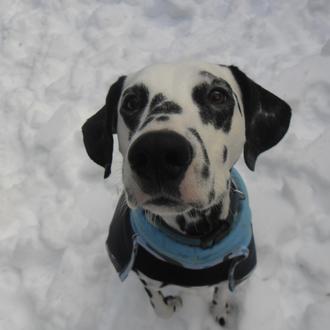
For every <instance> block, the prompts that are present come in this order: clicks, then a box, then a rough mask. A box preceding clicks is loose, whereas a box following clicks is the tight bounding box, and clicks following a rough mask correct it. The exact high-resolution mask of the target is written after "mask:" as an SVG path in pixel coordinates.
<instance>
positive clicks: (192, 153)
mask: <svg viewBox="0 0 330 330" xmlns="http://www.w3.org/2000/svg"><path fill="white" fill-rule="evenodd" d="M289 121H290V108H289V106H288V105H287V104H286V103H285V102H284V101H282V100H281V99H279V98H278V97H276V96H275V95H273V94H271V93H270V92H268V91H266V90H265V89H263V88H262V87H260V86H259V85H257V84H256V83H254V82H253V81H252V80H251V79H249V78H248V77H247V76H246V75H245V74H244V73H242V72H241V71H240V70H239V69H237V68H236V67H232V66H230V67H227V66H220V65H211V64H205V63H185V64H183V63H180V64H161V65H153V66H150V67H147V68H145V69H143V70H141V71H139V72H137V73H135V74H132V75H128V76H125V77H121V78H119V79H118V81H117V82H116V83H115V84H113V85H112V87H111V88H110V91H109V94H108V97H107V102H106V105H105V107H104V108H102V109H101V110H100V111H99V112H98V113H97V114H96V115H94V116H93V117H92V118H90V119H89V120H88V121H87V122H86V123H85V125H84V127H83V133H84V142H85V146H86V149H87V152H88V154H89V155H90V157H91V158H92V159H93V160H94V161H96V162H97V163H98V164H100V165H102V166H104V167H105V168H106V174H105V176H107V175H108V174H109V171H110V166H111V160H112V134H111V132H113V133H114V132H117V134H118V142H119V150H120V152H121V154H122V155H123V183H124V189H125V193H126V199H127V202H128V205H129V206H130V207H131V208H135V207H141V208H144V209H147V210H150V211H151V212H152V213H155V214H178V213H184V212H186V211H189V210H190V209H192V208H195V209H201V210H202V209H207V208H209V207H211V206H212V205H214V204H216V203H219V202H221V201H222V200H223V199H224V198H227V197H228V194H229V189H230V170H231V168H232V167H233V165H234V164H235V162H236V161H237V160H238V158H239V157H240V155H241V153H242V151H243V149H244V156H245V160H246V163H247V165H248V167H249V168H250V169H252V170H253V169H254V166H255V162H256V158H257V157H258V155H259V154H260V153H261V152H263V151H264V150H267V149H269V148H270V147H272V146H273V145H275V144H276V143H277V142H278V141H279V140H280V139H281V138H282V137H283V135H284V134H285V132H286V131H287V128H288V126H289Z"/></svg>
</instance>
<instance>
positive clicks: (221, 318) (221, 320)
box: [219, 317, 226, 327]
mask: <svg viewBox="0 0 330 330" xmlns="http://www.w3.org/2000/svg"><path fill="white" fill-rule="evenodd" d="M219 324H220V325H221V326H222V327H224V326H225V325H226V320H225V319H224V318H223V317H220V318H219Z"/></svg>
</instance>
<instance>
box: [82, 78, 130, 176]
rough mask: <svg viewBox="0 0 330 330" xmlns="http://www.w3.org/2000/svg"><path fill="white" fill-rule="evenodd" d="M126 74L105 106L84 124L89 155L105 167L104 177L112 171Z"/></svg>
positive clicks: (116, 84) (115, 85)
mask: <svg viewBox="0 0 330 330" xmlns="http://www.w3.org/2000/svg"><path fill="white" fill-rule="evenodd" d="M125 78H126V77H125V76H122V77H120V78H119V79H118V80H117V81H116V82H115V83H114V84H113V85H112V86H111V87H110V90H109V93H108V95H107V98H106V103H105V105H104V107H103V108H102V109H101V110H99V111H98V112H97V113H96V114H95V115H93V116H92V117H90V118H89V119H87V121H86V122H85V124H84V125H83V126H82V132H83V140H84V145H85V148H86V151H87V154H88V156H89V157H90V158H91V159H92V160H93V161H94V162H95V163H97V164H99V165H100V166H103V167H104V168H105V172H104V178H107V177H108V176H109V175H110V173H111V163H112V152H113V137H112V134H114V133H116V132H117V116H118V115H117V111H118V110H117V106H118V101H119V98H120V95H121V92H122V89H123V85H124V81H125Z"/></svg>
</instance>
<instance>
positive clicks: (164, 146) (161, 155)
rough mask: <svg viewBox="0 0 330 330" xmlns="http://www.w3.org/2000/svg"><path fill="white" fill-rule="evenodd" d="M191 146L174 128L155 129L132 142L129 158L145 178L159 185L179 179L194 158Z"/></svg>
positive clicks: (133, 167)
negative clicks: (168, 129)
mask: <svg viewBox="0 0 330 330" xmlns="http://www.w3.org/2000/svg"><path fill="white" fill-rule="evenodd" d="M192 154H193V151H192V146H191V144H190V143H189V142H188V141H187V140H186V139H185V138H184V137H183V136H182V135H180V134H178V133H176V132H174V131H167V130H164V131H157V132H156V131H155V132H148V133H145V134H143V135H141V136H140V137H139V138H138V139H137V140H136V141H134V142H133V145H132V146H131V148H130V150H129V152H128V161H129V163H130V165H131V168H132V170H133V171H134V172H135V173H136V174H137V175H138V176H139V177H140V178H141V179H142V180H147V181H148V182H150V183H152V184H154V185H155V186H159V184H163V183H167V182H168V181H172V182H173V181H175V182H178V181H179V180H180V179H182V178H183V175H184V173H185V171H186V169H187V168H188V166H189V164H190V163H191V161H192Z"/></svg>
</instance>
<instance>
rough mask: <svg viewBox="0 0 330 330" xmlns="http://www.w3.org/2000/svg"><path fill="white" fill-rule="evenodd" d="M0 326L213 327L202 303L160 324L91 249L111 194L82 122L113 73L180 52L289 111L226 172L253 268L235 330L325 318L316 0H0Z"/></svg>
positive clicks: (141, 296) (322, 57) (322, 91)
mask: <svg viewBox="0 0 330 330" xmlns="http://www.w3.org/2000/svg"><path fill="white" fill-rule="evenodd" d="M0 23H1V25H0V95H1V97H0V109H1V122H0V125H1V129H0V160H1V162H0V188H1V196H0V200H1V207H0V329H1V330H18V329H24V330H55V329H56V330H62V329H67V330H75V329H77V330H78V329H79V330H84V329H85V330H87V329H97V330H106V329H135V330H139V329H143V330H148V329H150V330H153V329H160V330H161V329H191V330H195V329H196V330H197V329H198V330H200V329H202V330H212V329H218V326H217V325H216V324H215V323H214V322H213V320H212V319H211V317H210V315H209V314H208V311H207V301H208V299H209V297H207V296H206V295H204V294H203V293H199V294H197V295H194V294H189V293H185V294H184V297H183V298H184V307H183V309H182V310H181V311H179V312H178V313H176V314H175V315H174V317H173V318H172V319H170V320H166V321H164V320H161V319H158V318H157V317H156V316H155V314H154V312H153V311H152V308H151V307H150V305H149V302H148V299H147V297H146V295H145V293H144V291H143V288H142V286H141V285H140V283H139V282H138V280H137V279H136V278H135V277H134V276H133V274H132V275H130V276H129V278H128V280H127V281H126V282H124V283H123V284H122V283H121V282H120V281H119V279H118V277H117V274H116V273H115V271H114V269H113V267H112V265H111V264H110V262H109V260H108V257H107V254H106V251H105V246H104V242H105V239H106V235H107V230H108V226H109V222H110V219H111V216H112V213H113V211H114V207H115V205H116V202H117V199H118V197H119V194H120V191H121V169H120V168H121V156H120V155H119V153H118V151H116V152H115V155H114V159H115V160H114V164H113V174H112V176H111V178H110V179H109V180H106V181H104V180H103V179H102V176H103V171H102V169H101V168H99V167H98V166H96V165H94V164H93V163H92V162H91V161H90V160H89V159H88V157H87V155H86V153H85V150H84V148H83V144H82V136H81V132H80V126H81V125H82V123H83V122H84V121H85V120H86V118H87V117H88V116H90V115H91V114H92V113H94V112H95V111H96V110H97V109H98V108H100V107H101V106H102V105H103V103H104V100H105V96H106V94H107V91H108V88H109V86H110V84H111V83H112V82H114V80H115V79H116V78H117V77H118V76H119V75H121V74H125V73H128V72H131V71H135V70H138V69H140V68H142V67H144V66H146V65H149V64H151V63H155V62H164V61H174V60H178V59H182V58H189V59H202V60H205V61H209V62H215V63H224V64H236V65H238V66H240V67H241V68H242V69H243V70H245V71H246V72H247V73H248V74H249V75H250V76H251V77H252V78H253V79H255V80H256V81H258V82H259V83H260V84H262V85H263V86H264V87H266V88H268V89H270V90H272V91H273V92H275V93H276V94H278V95H279V96H281V97H282V98H284V99H285V100H287V101H288V102H289V103H290V104H291V106H292V108H293V118H292V125H291V127H290V131H289V133H288V134H287V136H286V137H285V139H284V140H283V141H282V142H281V143H280V144H279V145H278V146H277V147H276V148H274V149H273V150H271V151H269V152H267V153H266V154H264V155H263V156H261V157H260V159H259V161H258V162H257V168H256V172H254V173H252V172H249V170H248V169H247V168H246V166H245V165H244V163H243V161H242V160H241V161H240V162H239V164H238V166H237V167H238V169H239V170H240V172H241V174H242V175H243V176H244V178H245V180H246V183H247V185H248V188H249V192H250V199H251V206H252V210H253V215H254V219H253V222H254V229H255V236H256V241H257V248H258V256H259V263H258V268H257V270H256V271H255V273H254V274H253V276H252V277H251V278H250V280H249V282H247V293H246V295H245V296H244V295H241V300H242V303H241V305H240V307H239V308H240V313H239V316H238V323H239V324H238V329H241V330H252V329H253V330H264V329H267V330H272V329H274V330H278V329H282V330H298V329H304V330H315V329H317V330H325V329H329V323H330V258H329V255H330V220H329V213H330V198H329V192H330V175H329V166H330V162H329V160H330V155H329V145H330V131H329V123H330V112H329V106H330V74H329V73H330V72H329V68H330V33H329V32H330V1H328V0H290V1H286V0H281V1H271V0H241V1H238V0H237V1H229V0H205V1H197V0H195V1H192V0H164V1H160V0H143V1H142V0H141V1H139V0H126V1H115V0H113V1H110V0H100V1H87V0H80V1H78V0H62V1H56V0H54V1H51V0H26V1H19V0H0Z"/></svg>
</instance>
